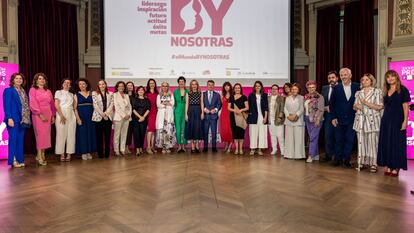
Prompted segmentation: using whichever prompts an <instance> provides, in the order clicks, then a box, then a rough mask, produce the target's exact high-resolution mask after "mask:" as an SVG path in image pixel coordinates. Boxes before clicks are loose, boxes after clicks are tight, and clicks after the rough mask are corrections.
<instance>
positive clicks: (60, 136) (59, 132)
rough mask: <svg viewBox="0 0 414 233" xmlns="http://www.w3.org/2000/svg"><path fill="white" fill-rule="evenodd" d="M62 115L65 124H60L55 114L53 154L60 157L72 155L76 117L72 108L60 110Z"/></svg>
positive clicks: (58, 117) (73, 151)
mask: <svg viewBox="0 0 414 233" xmlns="http://www.w3.org/2000/svg"><path fill="white" fill-rule="evenodd" d="M62 114H63V116H64V117H65V118H66V123H65V124H62V123H60V120H61V118H60V116H59V114H56V122H55V126H56V145H55V154H57V155H62V154H64V153H65V145H66V154H74V153H75V146H76V117H75V112H74V111H73V108H62Z"/></svg>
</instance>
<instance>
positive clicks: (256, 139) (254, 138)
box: [249, 122, 267, 149]
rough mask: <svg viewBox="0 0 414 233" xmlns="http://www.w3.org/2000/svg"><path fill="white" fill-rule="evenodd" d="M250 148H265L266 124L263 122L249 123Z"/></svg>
mask: <svg viewBox="0 0 414 233" xmlns="http://www.w3.org/2000/svg"><path fill="white" fill-rule="evenodd" d="M249 136H250V149H257V148H259V149H267V125H265V124H263V122H260V123H259V122H258V123H257V124H254V125H253V124H251V125H249Z"/></svg>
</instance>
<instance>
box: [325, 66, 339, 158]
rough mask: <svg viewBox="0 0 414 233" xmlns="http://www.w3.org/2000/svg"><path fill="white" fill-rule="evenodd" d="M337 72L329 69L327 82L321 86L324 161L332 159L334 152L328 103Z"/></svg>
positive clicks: (335, 82) (333, 134) (333, 136)
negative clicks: (323, 107)
mask: <svg viewBox="0 0 414 233" xmlns="http://www.w3.org/2000/svg"><path fill="white" fill-rule="evenodd" d="M338 78H339V77H338V73H337V72H336V71H330V72H329V73H328V83H329V85H325V86H323V87H322V96H323V98H324V100H325V112H324V115H323V118H324V120H325V122H324V124H325V125H324V128H325V158H324V161H326V162H328V161H331V160H332V157H333V155H334V154H335V128H334V126H333V125H332V119H331V114H329V112H330V111H329V103H330V102H331V95H332V91H333V89H334V87H335V86H336V85H337V84H338Z"/></svg>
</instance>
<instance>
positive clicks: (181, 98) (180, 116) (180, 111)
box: [174, 76, 188, 153]
mask: <svg viewBox="0 0 414 233" xmlns="http://www.w3.org/2000/svg"><path fill="white" fill-rule="evenodd" d="M177 82H178V88H177V89H176V90H175V91H174V101H175V108H174V123H175V129H176V137H177V144H178V149H177V153H184V152H185V145H186V144H187V140H185V137H184V132H185V95H186V94H187V92H188V90H187V89H185V82H186V80H185V78H184V77H183V76H180V77H179V78H178V80H177Z"/></svg>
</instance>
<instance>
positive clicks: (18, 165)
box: [12, 160, 22, 168]
mask: <svg viewBox="0 0 414 233" xmlns="http://www.w3.org/2000/svg"><path fill="white" fill-rule="evenodd" d="M12 166H13V167H14V168H21V167H22V165H21V164H20V163H18V162H17V161H16V160H14V161H13V165H12Z"/></svg>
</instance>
